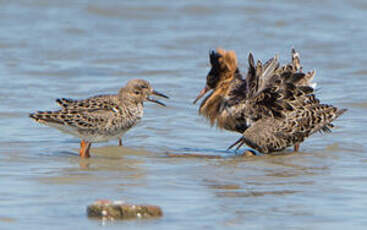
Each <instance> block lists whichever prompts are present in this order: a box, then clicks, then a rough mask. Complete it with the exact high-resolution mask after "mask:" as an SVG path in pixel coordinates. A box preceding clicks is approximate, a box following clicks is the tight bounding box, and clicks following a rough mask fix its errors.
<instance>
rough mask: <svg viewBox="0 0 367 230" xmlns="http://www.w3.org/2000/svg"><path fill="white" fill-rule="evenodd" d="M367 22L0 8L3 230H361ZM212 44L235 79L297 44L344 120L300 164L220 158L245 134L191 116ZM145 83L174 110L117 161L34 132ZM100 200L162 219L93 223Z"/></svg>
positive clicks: (296, 157)
mask: <svg viewBox="0 0 367 230" xmlns="http://www.w3.org/2000/svg"><path fill="white" fill-rule="evenodd" d="M366 11H367V4H366V2H365V1H364V0H352V1H347V0H344V1H342V0H340V1H332V0H326V1H297V3H296V2H295V1H291V0H285V1H281V2H277V3H275V2H272V3H269V2H268V1H262V0H258V1H242V2H241V3H240V2H237V1H215V2H213V1H200V2H197V1H183V2H173V1H169V2H167V1H129V2H127V1H126V2H122V1H83V0H80V1H71V0H64V1H46V0H34V1H29V0H23V1H21V0H19V1H7V0H5V1H0V29H1V30H0V31H1V33H0V60H1V62H0V63H1V64H0V80H1V84H0V127H1V139H0V177H1V181H0V186H1V189H0V201H1V206H0V229H21V228H26V229H49V228H50V226H52V229H74V228H75V226H78V228H83V229H99V228H100V227H101V226H102V225H106V227H108V228H109V229H121V228H124V229H136V228H140V227H141V228H143V227H144V228H149V229H243V228H246V229H259V228H260V229H261V228H263V229H270V228H272V229H331V228H333V229H345V228H346V227H347V226H348V227H349V226H351V227H352V226H353V229H365V227H366V226H367V220H366V218H365V217H366V211H367V209H366V207H367V172H366V164H367V157H366V153H367V141H366V139H365V138H366V134H367V132H366V127H367V126H366V125H367V118H366V115H367V86H366V85H367V78H366V75H367V67H366V63H367V56H366V51H367V50H366V49H367V48H366V45H365V41H366V37H367V28H366V26H365V24H366V22H367V19H366V17H365V15H366ZM218 46H221V47H224V48H227V49H234V50H235V51H236V52H237V54H238V57H239V61H240V63H241V69H242V71H244V70H245V67H246V56H247V54H248V52H249V51H252V52H254V54H255V56H256V57H257V58H262V59H265V58H268V57H270V56H272V55H274V54H275V53H279V54H280V57H281V61H282V62H283V63H284V62H285V61H288V59H289V51H290V48H291V47H292V46H295V47H296V49H297V50H298V51H299V52H300V53H301V58H302V59H301V61H302V62H303V64H304V68H305V70H311V69H316V70H317V76H316V79H317V82H318V87H319V94H320V98H321V99H322V101H323V102H327V103H331V104H335V105H338V106H340V107H345V108H348V109H349V111H348V112H347V113H346V114H345V115H343V116H342V117H341V118H340V119H339V120H338V121H337V122H336V123H335V124H336V126H337V127H336V129H335V131H334V132H333V133H332V134H329V135H326V136H321V135H315V136H313V137H311V138H309V139H308V140H307V141H306V142H305V143H304V144H303V145H301V152H300V153H297V154H294V153H284V154H282V155H276V156H259V157H255V158H250V159H244V158H240V157H238V156H236V153H234V152H226V151H225V149H226V147H227V146H228V145H229V144H230V143H232V142H233V141H234V140H236V139H237V138H238V135H237V134H234V133H229V132H222V131H219V130H216V129H215V128H210V127H209V124H208V123H207V122H205V121H204V119H203V118H201V117H199V116H198V115H197V105H192V100H193V99H194V97H195V96H196V95H197V93H198V92H199V90H200V89H201V88H202V87H203V86H204V81H205V76H206V73H207V71H208V69H209V67H208V56H207V55H208V51H209V50H210V49H211V48H215V47H218ZM136 77H140V78H145V79H148V80H149V81H150V82H151V83H152V85H153V86H154V87H155V88H156V89H157V90H160V91H162V92H164V93H166V94H168V95H169V96H170V97H171V100H169V101H168V102H167V104H168V105H169V106H168V107H167V108H161V107H159V106H156V105H152V104H148V103H147V104H146V107H145V115H144V119H143V122H142V123H141V124H140V125H138V126H137V127H136V128H135V129H133V130H131V131H130V132H128V133H127V134H126V136H125V137H124V139H123V141H124V143H125V146H126V147H124V148H119V147H117V146H116V145H117V141H111V142H109V143H102V144H96V145H93V149H92V158H91V159H88V160H82V159H79V157H78V155H77V151H78V149H77V148H78V147H79V144H78V140H77V139H75V138H73V137H71V136H67V135H65V134H62V133H60V132H58V131H56V130H53V129H50V128H47V127H44V126H41V125H38V124H35V123H34V122H32V121H31V120H30V119H29V118H27V114H28V113H29V112H33V111H36V110H47V109H54V108H56V105H55V104H54V100H55V99H56V98H58V97H72V98H84V97H87V96H91V95H94V94H100V93H113V92H117V90H118V89H119V88H120V87H121V86H122V85H124V84H125V83H126V82H127V81H128V80H129V79H132V78H136ZM167 153H176V154H182V153H191V154H202V155H211V156H218V155H219V156H223V159H212V158H210V157H208V158H179V157H174V158H172V157H168V156H167ZM97 199H122V200H126V201H129V202H134V203H150V204H156V205H160V206H161V207H162V209H163V212H164V216H163V218H160V219H153V220H137V221H125V222H124V221H122V222H118V221H117V222H112V223H111V222H101V221H96V220H90V219H88V218H87V217H86V212H85V211H86V210H85V209H86V206H87V205H88V204H90V203H91V202H93V201H95V200H97Z"/></svg>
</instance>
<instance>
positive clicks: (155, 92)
mask: <svg viewBox="0 0 367 230" xmlns="http://www.w3.org/2000/svg"><path fill="white" fill-rule="evenodd" d="M152 94H153V95H156V96H158V97H164V98H167V99H169V97H168V96H166V95H164V94H163V93H160V92H157V91H155V90H153V91H152Z"/></svg>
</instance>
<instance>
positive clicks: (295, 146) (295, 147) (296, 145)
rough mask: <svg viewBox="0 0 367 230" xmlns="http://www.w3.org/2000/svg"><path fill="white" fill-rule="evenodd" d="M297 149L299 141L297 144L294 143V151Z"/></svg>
mask: <svg viewBox="0 0 367 230" xmlns="http://www.w3.org/2000/svg"><path fill="white" fill-rule="evenodd" d="M298 150H299V143H297V144H295V145H294V151H295V152H298Z"/></svg>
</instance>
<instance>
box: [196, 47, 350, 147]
mask: <svg viewBox="0 0 367 230" xmlns="http://www.w3.org/2000/svg"><path fill="white" fill-rule="evenodd" d="M291 54H292V61H291V63H290V64H286V65H283V66H280V64H279V62H278V57H277V56H275V57H273V58H271V59H270V60H268V61H267V62H266V63H265V64H262V62H261V61H258V62H257V63H256V64H255V61H254V58H253V55H252V54H251V53H250V54H249V57H248V62H249V69H248V72H247V76H246V78H243V76H242V74H241V73H240V71H239V69H238V65H237V58H236V54H235V52H233V51H225V50H223V49H217V51H216V52H215V51H212V52H211V53H210V55H209V57H210V64H211V69H210V71H209V73H208V75H207V81H206V85H205V87H204V89H203V90H202V91H201V92H200V93H199V95H198V97H197V98H196V99H195V101H194V103H196V102H197V101H198V100H199V99H200V98H201V97H203V96H204V95H205V94H206V93H207V92H209V91H211V92H210V94H209V95H208V96H207V97H206V98H205V99H204V100H203V101H202V103H201V105H200V109H199V114H201V115H203V116H204V117H206V118H207V119H208V120H209V121H210V123H211V124H212V125H217V126H218V127H219V128H221V129H226V130H229V131H235V132H239V133H241V134H242V137H241V138H240V139H239V140H238V141H236V142H235V143H234V144H233V145H232V146H230V148H231V147H233V146H235V145H237V144H238V145H239V146H238V148H239V147H240V146H241V145H242V144H244V143H245V144H247V145H248V146H250V147H251V148H253V149H256V150H257V151H259V152H262V153H271V152H277V151H281V150H284V149H285V148H287V147H290V146H294V149H295V151H298V149H299V144H300V143H301V142H303V141H304V140H305V138H307V137H309V136H310V135H312V134H313V133H315V132H318V131H320V132H330V129H331V128H332V127H333V124H332V123H331V122H333V121H334V120H335V119H336V118H337V117H338V116H340V115H341V114H342V113H344V112H345V111H346V109H338V108H337V107H335V106H332V105H328V104H320V101H319V100H318V99H317V98H316V96H315V91H314V88H315V86H316V84H315V83H313V82H312V80H313V78H314V77H315V71H312V72H308V73H303V72H302V66H301V63H300V57H299V54H298V53H297V52H296V51H295V50H294V49H292V52H291Z"/></svg>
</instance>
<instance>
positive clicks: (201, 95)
mask: <svg viewBox="0 0 367 230" xmlns="http://www.w3.org/2000/svg"><path fill="white" fill-rule="evenodd" d="M208 91H209V87H208V86H207V85H205V87H204V89H202V90H201V91H200V93H199V95H198V96H197V97H196V99H195V100H194V102H193V104H195V103H196V102H197V101H198V100H199V99H200V98H202V97H203V96H204V95H205V94H206V93H207V92H208Z"/></svg>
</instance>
